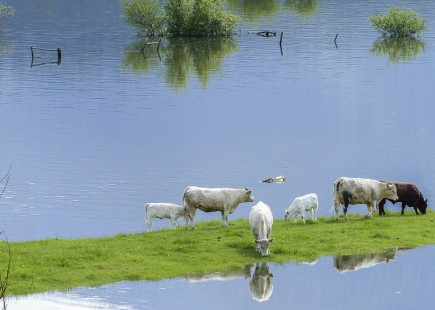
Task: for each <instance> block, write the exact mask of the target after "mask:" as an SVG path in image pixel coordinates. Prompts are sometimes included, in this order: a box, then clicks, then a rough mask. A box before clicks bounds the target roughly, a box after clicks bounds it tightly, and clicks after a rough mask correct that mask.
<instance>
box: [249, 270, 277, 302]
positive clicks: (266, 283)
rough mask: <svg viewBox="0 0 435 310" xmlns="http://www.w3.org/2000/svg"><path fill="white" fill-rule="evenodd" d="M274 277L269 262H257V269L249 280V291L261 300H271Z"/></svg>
mask: <svg viewBox="0 0 435 310" xmlns="http://www.w3.org/2000/svg"><path fill="white" fill-rule="evenodd" d="M272 278H273V274H271V273H270V272H269V263H268V262H260V263H256V264H255V271H254V273H253V275H252V278H251V281H250V282H249V291H250V292H251V296H252V298H253V299H255V300H256V301H259V302H262V301H266V300H269V298H270V296H272V292H273V284H272Z"/></svg>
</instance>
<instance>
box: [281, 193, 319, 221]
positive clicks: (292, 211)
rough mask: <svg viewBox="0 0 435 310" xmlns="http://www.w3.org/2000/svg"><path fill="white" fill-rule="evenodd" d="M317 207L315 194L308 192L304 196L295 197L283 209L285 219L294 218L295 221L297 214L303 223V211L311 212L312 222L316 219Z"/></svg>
mask: <svg viewBox="0 0 435 310" xmlns="http://www.w3.org/2000/svg"><path fill="white" fill-rule="evenodd" d="M318 208H319V202H318V200H317V195H316V194H308V195H305V196H301V197H297V198H295V200H293V202H292V204H291V205H290V207H288V209H287V210H285V213H284V214H285V216H284V218H285V220H286V221H287V220H288V219H289V218H290V217H294V218H295V223H296V222H297V221H298V215H299V216H300V217H301V218H302V222H304V224H305V218H304V217H305V211H307V212H311V219H312V220H313V222H315V221H316V220H317V209H318Z"/></svg>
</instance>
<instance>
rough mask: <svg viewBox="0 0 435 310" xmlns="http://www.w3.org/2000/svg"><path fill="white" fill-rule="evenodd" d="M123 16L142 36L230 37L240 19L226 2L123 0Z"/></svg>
mask: <svg viewBox="0 0 435 310" xmlns="http://www.w3.org/2000/svg"><path fill="white" fill-rule="evenodd" d="M120 4H121V7H122V9H123V12H124V14H123V17H124V20H125V21H126V23H127V24H129V25H132V26H133V27H134V29H135V30H136V33H137V35H138V36H139V37H156V36H164V35H169V36H172V37H189V36H194V37H220V36H230V35H231V34H232V32H233V30H234V28H235V27H236V25H237V24H238V22H239V18H238V17H237V16H235V15H233V14H232V13H230V12H227V11H225V10H224V7H223V3H222V0H167V1H165V2H164V3H163V5H160V3H159V1H158V0H121V2H120Z"/></svg>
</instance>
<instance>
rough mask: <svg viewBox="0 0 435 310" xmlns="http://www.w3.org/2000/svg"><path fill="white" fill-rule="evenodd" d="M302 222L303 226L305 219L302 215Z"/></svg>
mask: <svg viewBox="0 0 435 310" xmlns="http://www.w3.org/2000/svg"><path fill="white" fill-rule="evenodd" d="M302 222H303V223H304V224H305V218H304V215H303V214H302Z"/></svg>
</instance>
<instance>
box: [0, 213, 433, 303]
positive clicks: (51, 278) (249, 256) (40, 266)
mask: <svg viewBox="0 0 435 310" xmlns="http://www.w3.org/2000/svg"><path fill="white" fill-rule="evenodd" d="M428 211H429V212H428V214H426V215H424V216H415V214H414V213H413V212H411V211H408V212H406V213H405V215H404V216H400V214H399V213H387V216H385V217H378V216H375V218H374V219H365V218H364V217H363V216H361V215H351V216H350V219H349V220H348V221H344V220H340V221H338V222H337V221H335V220H334V219H333V217H323V218H322V217H320V218H319V219H318V222H317V223H312V222H311V220H307V224H306V225H303V224H302V223H301V222H300V221H299V222H298V223H297V224H293V221H288V222H285V221H284V220H282V219H275V222H274V226H273V231H272V237H273V238H275V240H274V242H273V243H272V244H271V248H270V249H271V255H270V256H269V257H261V256H260V254H259V253H256V252H255V251H254V248H255V245H254V241H253V237H252V235H251V232H250V226H249V222H248V221H247V220H246V219H239V220H236V221H230V223H229V226H230V227H229V228H228V229H225V228H223V227H222V226H221V223H220V221H207V222H198V223H197V230H195V231H191V230H189V231H186V230H185V229H184V227H182V226H178V227H177V230H176V231H172V230H169V229H163V230H160V231H155V232H151V233H141V234H121V235H117V236H114V237H107V238H89V239H73V240H68V239H48V240H41V241H29V242H11V243H10V248H11V252H12V265H11V273H10V284H9V287H8V292H7V294H8V295H21V294H29V293H35V292H43V291H50V290H65V289H70V288H74V287H78V286H98V285H102V284H107V283H112V282H116V281H121V280H132V281H136V280H159V279H165V278H174V277H184V276H188V275H199V274H204V273H208V272H215V271H230V270H234V271H235V270H240V269H242V268H243V267H244V266H245V265H246V264H248V263H253V262H258V261H269V262H275V263H284V262H288V261H295V262H304V261H308V262H309V261H313V260H315V259H317V258H319V257H321V256H327V255H334V254H355V253H376V252H380V251H383V250H386V249H389V248H393V247H405V248H414V247H418V246H422V245H427V244H435V222H434V220H435V211H432V210H428ZM168 223H169V222H168ZM144 229H145V227H144ZM6 261H7V245H6V243H5V242H1V243H0V264H1V265H0V268H1V274H2V275H4V274H5V269H6V266H5V262H6Z"/></svg>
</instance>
